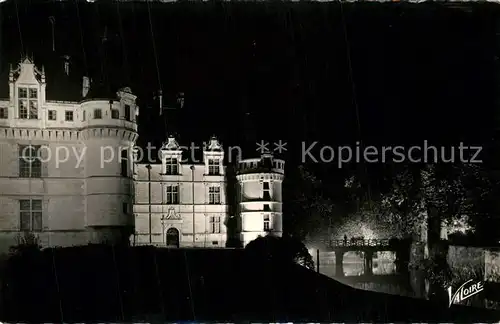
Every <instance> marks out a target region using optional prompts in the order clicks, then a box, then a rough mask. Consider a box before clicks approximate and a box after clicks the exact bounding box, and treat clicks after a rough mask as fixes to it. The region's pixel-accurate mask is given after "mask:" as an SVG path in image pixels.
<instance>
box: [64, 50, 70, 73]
mask: <svg viewBox="0 0 500 324" xmlns="http://www.w3.org/2000/svg"><path fill="white" fill-rule="evenodd" d="M63 58H64V73H65V74H66V75H69V59H70V57H69V56H68V55H64V57H63Z"/></svg>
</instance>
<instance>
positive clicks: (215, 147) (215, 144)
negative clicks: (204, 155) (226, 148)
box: [205, 136, 222, 152]
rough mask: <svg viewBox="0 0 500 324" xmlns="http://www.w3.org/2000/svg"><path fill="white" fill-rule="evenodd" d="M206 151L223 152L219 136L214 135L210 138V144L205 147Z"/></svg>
mask: <svg viewBox="0 0 500 324" xmlns="http://www.w3.org/2000/svg"><path fill="white" fill-rule="evenodd" d="M205 150H206V151H211V152H222V145H221V143H220V142H219V140H218V139H217V137H215V136H212V137H211V138H210V142H209V144H208V145H206V147H205Z"/></svg>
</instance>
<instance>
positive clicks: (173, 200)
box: [167, 186, 179, 205]
mask: <svg viewBox="0 0 500 324" xmlns="http://www.w3.org/2000/svg"><path fill="white" fill-rule="evenodd" d="M178 203H179V186H167V204H169V205H177V204H178Z"/></svg>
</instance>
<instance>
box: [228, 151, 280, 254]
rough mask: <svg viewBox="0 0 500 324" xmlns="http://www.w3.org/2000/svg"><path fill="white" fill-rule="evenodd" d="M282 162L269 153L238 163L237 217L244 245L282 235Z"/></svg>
mask: <svg viewBox="0 0 500 324" xmlns="http://www.w3.org/2000/svg"><path fill="white" fill-rule="evenodd" d="M284 173H285V161H283V160H280V159H275V158H273V156H272V155H271V154H263V155H262V156H261V157H260V158H255V159H245V160H241V161H239V163H238V170H237V175H236V179H237V181H238V185H237V195H238V196H239V201H238V215H239V218H240V231H241V241H242V243H243V246H245V245H247V244H248V243H249V242H250V241H252V240H254V239H256V238H257V237H259V236H266V235H274V236H281V235H282V233H283V200H282V199H283V195H282V183H283V179H284Z"/></svg>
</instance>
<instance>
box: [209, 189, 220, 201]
mask: <svg viewBox="0 0 500 324" xmlns="http://www.w3.org/2000/svg"><path fill="white" fill-rule="evenodd" d="M208 203H209V204H210V205H218V204H220V187H210V188H208Z"/></svg>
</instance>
